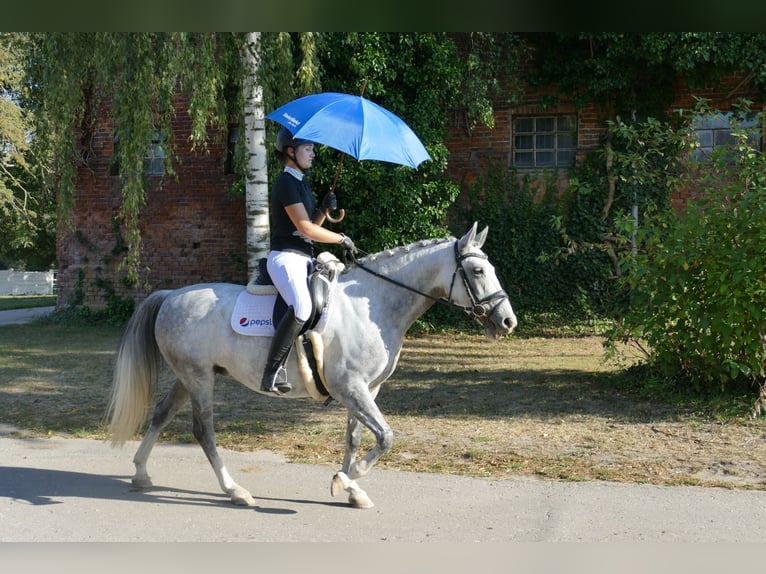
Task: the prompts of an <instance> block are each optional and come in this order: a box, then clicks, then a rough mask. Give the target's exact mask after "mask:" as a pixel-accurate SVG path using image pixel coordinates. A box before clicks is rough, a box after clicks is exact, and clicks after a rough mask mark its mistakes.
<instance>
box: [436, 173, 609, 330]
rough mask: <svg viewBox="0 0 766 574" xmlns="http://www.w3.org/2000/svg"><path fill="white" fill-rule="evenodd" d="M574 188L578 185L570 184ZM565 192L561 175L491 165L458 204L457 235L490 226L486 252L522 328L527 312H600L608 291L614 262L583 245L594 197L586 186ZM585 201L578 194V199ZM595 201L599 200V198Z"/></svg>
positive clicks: (558, 317)
mask: <svg viewBox="0 0 766 574" xmlns="http://www.w3.org/2000/svg"><path fill="white" fill-rule="evenodd" d="M572 189H574V188H572ZM579 191H580V192H581V193H579V194H578V193H577V191H574V192H569V195H567V196H564V197H561V195H560V194H559V191H558V185H557V174H556V173H549V174H545V175H543V176H541V177H540V179H537V180H535V179H532V178H531V177H529V176H519V174H518V173H517V172H515V171H512V170H511V171H508V170H505V169H503V168H492V169H489V170H488V171H487V173H486V174H485V175H484V177H482V178H480V179H479V180H477V181H476V182H475V183H473V184H470V185H468V186H466V189H465V192H464V197H465V198H466V204H463V205H456V206H453V208H452V210H451V212H450V222H451V224H450V226H451V227H452V228H453V229H455V231H456V232H459V231H460V230H463V231H464V230H465V229H466V228H467V227H466V226H467V225H470V224H471V223H472V222H473V221H478V222H479V224H480V225H481V226H484V225H489V228H490V233H489V235H488V238H487V243H486V245H485V246H484V251H485V252H486V253H487V254H488V255H489V257H490V259H491V260H492V262H493V264H494V265H495V268H496V271H497V274H498V277H499V278H500V281H501V283H502V284H503V287H504V288H505V290H506V291H507V292H508V294H509V296H510V299H511V302H512V304H513V306H514V310H515V311H516V313H517V315H518V316H519V319H520V323H519V325H520V327H519V328H520V330H521V331H522V332H523V328H524V327H523V325H524V321H525V317H530V318H531V317H532V316H533V315H534V316H536V320H535V323H539V320H540V318H541V317H543V316H545V317H548V318H549V320H552V321H553V322H555V323H560V322H561V321H562V320H564V321H568V322H577V321H578V320H582V319H584V318H590V317H593V316H596V315H600V314H601V312H602V311H603V308H604V305H603V303H604V293H605V291H606V290H608V283H609V279H608V275H609V262H608V259H607V257H606V256H605V254H604V253H603V251H601V250H599V249H591V248H589V249H578V248H575V244H584V243H585V242H586V241H585V239H584V238H585V237H588V240H590V239H592V237H591V236H592V235H593V233H594V232H593V231H592V230H591V229H589V226H592V225H593V220H592V218H589V217H586V216H585V214H584V212H585V211H588V210H590V211H592V209H593V205H592V204H593V202H592V201H591V200H590V199H589V198H587V197H586V195H587V194H586V193H582V192H583V187H582V186H581V187H580V188H579ZM578 198H579V199H578ZM596 203H597V202H596Z"/></svg>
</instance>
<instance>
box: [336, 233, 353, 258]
mask: <svg viewBox="0 0 766 574" xmlns="http://www.w3.org/2000/svg"><path fill="white" fill-rule="evenodd" d="M341 235H342V236H343V239H341V240H340V246H341V247H343V250H344V251H350V252H351V253H352V254H354V255H356V253H357V248H356V245H354V242H353V241H351V238H350V237H346V236H345V235H343V234H342V233H341Z"/></svg>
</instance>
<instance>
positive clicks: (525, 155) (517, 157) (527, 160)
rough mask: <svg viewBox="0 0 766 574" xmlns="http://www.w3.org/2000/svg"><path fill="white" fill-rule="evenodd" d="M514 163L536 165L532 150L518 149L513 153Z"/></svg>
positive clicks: (526, 165) (516, 164)
mask: <svg viewBox="0 0 766 574" xmlns="http://www.w3.org/2000/svg"><path fill="white" fill-rule="evenodd" d="M513 163H514V165H515V166H517V167H534V165H535V160H534V155H533V154H532V152H527V151H525V152H521V151H517V152H516V153H514V154H513Z"/></svg>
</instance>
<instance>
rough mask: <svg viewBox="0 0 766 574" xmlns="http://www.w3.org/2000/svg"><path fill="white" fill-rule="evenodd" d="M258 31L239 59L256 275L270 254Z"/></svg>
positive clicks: (250, 265)
mask: <svg viewBox="0 0 766 574" xmlns="http://www.w3.org/2000/svg"><path fill="white" fill-rule="evenodd" d="M260 36H261V34H260V32H249V33H248V34H247V42H246V44H245V47H244V49H243V53H242V60H243V65H244V69H245V70H246V72H245V75H244V80H243V86H242V89H243V91H244V96H245V109H244V118H245V126H244V134H243V135H244V137H245V142H246V145H247V168H246V175H245V210H246V216H245V217H246V222H247V270H248V274H249V276H250V277H254V276H255V275H256V274H257V272H258V260H259V259H261V258H262V257H266V255H268V252H269V180H268V172H267V162H266V159H267V158H266V125H265V119H264V112H263V88H262V87H261V85H260V84H259V81H258V68H259V66H260V53H259V50H260Z"/></svg>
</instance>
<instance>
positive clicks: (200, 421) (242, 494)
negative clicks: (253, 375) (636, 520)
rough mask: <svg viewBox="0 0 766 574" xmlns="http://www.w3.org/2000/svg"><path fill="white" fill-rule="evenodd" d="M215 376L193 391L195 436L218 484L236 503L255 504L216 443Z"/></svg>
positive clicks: (243, 504)
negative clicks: (214, 419)
mask: <svg viewBox="0 0 766 574" xmlns="http://www.w3.org/2000/svg"><path fill="white" fill-rule="evenodd" d="M214 382H215V381H214V376H213V375H212V374H211V379H210V380H209V381H201V382H200V386H199V387H197V389H196V392H192V397H191V401H192V417H193V421H194V422H193V425H194V426H193V432H194V438H196V439H197V442H198V443H199V444H200V446H201V447H202V450H203V451H204V452H205V456H207V459H208V461H210V465H211V466H212V467H213V470H214V471H215V475H216V477H217V478H218V484H220V486H221V490H223V491H224V492H225V493H226V494H228V495H229V497H230V498H231V501H232V502H233V503H234V504H237V505H240V506H255V499H254V498H253V497H252V495H251V494H250V492H248V491H247V489H245V488H242V487H241V486H239V485H238V484H237V483H236V482H234V479H233V478H232V477H231V475H230V474H229V471H228V470H226V466H224V464H223V461H222V460H221V457H220V456H219V454H218V448H217V447H216V444H215V427H214V425H213V383H214Z"/></svg>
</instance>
